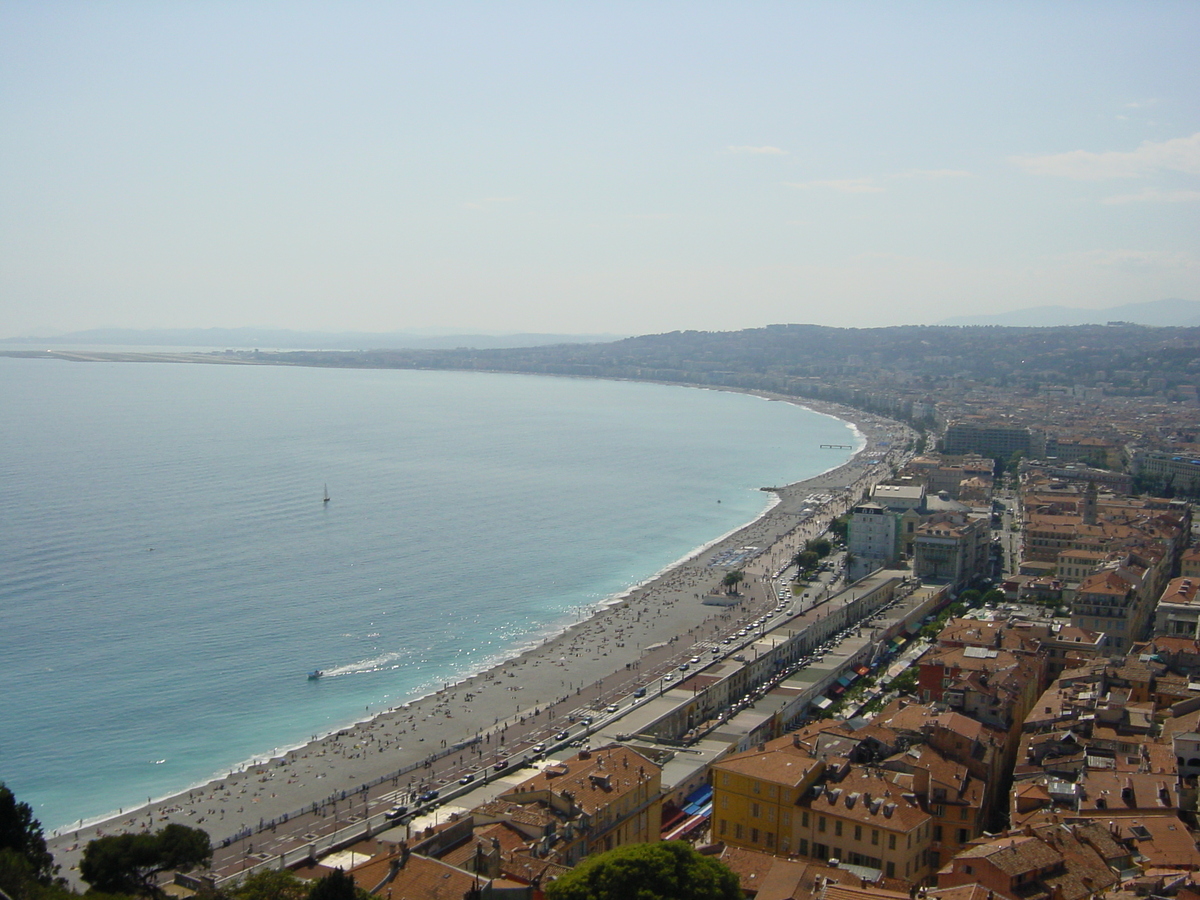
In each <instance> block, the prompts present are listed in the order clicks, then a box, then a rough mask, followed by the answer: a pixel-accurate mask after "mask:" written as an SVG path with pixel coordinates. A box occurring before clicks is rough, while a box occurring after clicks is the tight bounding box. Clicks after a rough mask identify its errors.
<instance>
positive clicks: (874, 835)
mask: <svg viewBox="0 0 1200 900" xmlns="http://www.w3.org/2000/svg"><path fill="white" fill-rule="evenodd" d="M871 843H872V844H874V845H875V846H877V847H878V846H879V829H878V828H872V829H871Z"/></svg>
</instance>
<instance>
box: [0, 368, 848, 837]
mask: <svg viewBox="0 0 1200 900" xmlns="http://www.w3.org/2000/svg"><path fill="white" fill-rule="evenodd" d="M0 433H2V434H3V442H2V443H0V517H2V521H3V531H2V532H0V780H4V781H5V782H7V783H8V785H9V786H10V787H11V788H12V789H13V790H14V791H15V792H16V794H17V797H18V799H19V800H24V801H27V802H29V803H30V804H32V805H33V807H34V810H35V812H36V814H37V816H38V817H39V819H41V821H42V823H43V824H44V825H45V826H46V827H47V828H48V829H49V828H54V827H58V826H62V825H66V824H68V823H70V822H72V821H74V820H76V819H79V818H81V817H82V818H87V817H92V816H97V815H100V814H103V813H106V812H109V811H112V810H115V809H116V808H117V807H119V806H131V805H134V804H136V803H137V802H141V801H145V800H146V798H147V797H149V796H155V797H157V796H161V795H163V794H166V793H169V792H172V791H175V790H179V789H183V788H185V787H187V786H189V785H191V784H194V783H197V782H200V781H204V780H207V779H209V778H211V777H214V776H216V775H219V774H223V773H224V772H226V771H228V770H229V769H230V768H231V767H232V766H235V765H237V764H238V763H239V762H241V761H243V760H246V759H249V758H251V757H254V756H261V755H264V754H266V753H270V752H272V751H273V750H274V749H276V748H282V747H286V746H292V745H295V744H297V743H300V742H303V741H305V740H307V739H309V738H310V737H312V736H313V735H314V734H317V733H323V732H326V731H328V730H330V729H333V728H337V727H339V726H341V725H344V724H347V723H348V722H350V721H353V720H355V719H357V718H361V717H362V716H363V715H364V714H365V713H366V709H367V708H370V710H371V711H376V710H379V709H382V708H385V707H388V706H393V705H396V704H397V703H398V702H400V701H402V700H403V699H405V698H407V697H411V696H413V695H417V694H421V693H425V692H426V691H427V690H428V689H430V688H431V687H433V686H436V685H440V683H441V682H443V681H446V680H450V679H452V678H454V677H455V676H458V675H461V674H463V673H465V672H469V671H473V670H477V669H479V668H480V667H482V666H483V665H485V664H486V663H488V662H490V661H492V660H495V659H497V658H499V657H503V656H507V655H510V654H512V653H513V652H514V651H515V650H517V649H519V648H521V647H523V646H525V645H527V644H528V643H530V642H532V641H536V640H538V639H539V638H540V637H542V636H544V635H545V634H546V633H548V632H551V631H556V630H558V629H560V628H561V627H563V625H564V624H565V623H567V622H570V621H574V620H575V619H577V618H578V616H579V614H580V612H581V610H583V609H585V608H588V607H591V606H594V605H595V604H597V603H600V602H603V601H604V600H605V599H606V598H608V597H611V596H612V595H613V594H615V593H617V592H620V591H622V590H624V589H626V588H628V587H630V586H631V585H633V584H635V583H637V582H639V581H641V580H643V579H645V578H646V577H648V576H650V575H652V574H653V573H655V572H657V571H659V570H661V569H662V568H663V567H664V566H666V565H668V564H670V563H671V562H673V561H675V560H677V559H679V558H680V557H682V556H684V555H686V554H687V553H688V552H689V551H691V550H693V549H694V548H695V547H697V546H699V545H701V544H704V543H706V542H708V541H710V540H712V539H713V538H715V537H717V536H718V535H721V534H723V533H725V532H727V531H729V530H730V529H731V528H734V527H736V526H738V525H740V524H743V523H744V522H746V521H748V520H750V519H752V518H753V517H754V516H755V515H757V514H758V513H759V512H760V511H761V510H762V509H763V508H764V506H765V505H766V495H764V494H763V493H761V492H760V491H758V490H757V489H758V487H759V486H761V485H767V484H780V483H784V482H788V481H796V480H798V479H801V478H807V477H810V476H812V475H815V474H817V473H819V472H821V471H823V470H826V469H828V468H830V467H832V466H835V465H838V464H839V463H841V462H842V461H843V460H844V459H845V458H846V455H847V454H846V453H845V452H844V451H840V452H832V451H828V450H819V449H818V446H819V445H820V444H822V443H839V444H845V443H856V444H857V441H856V440H855V439H854V437H853V436H852V432H851V431H850V430H849V428H848V427H847V426H846V425H845V424H844V423H841V422H838V421H836V420H833V419H830V418H828V417H825V416H819V415H816V414H814V413H810V412H807V411H805V410H801V409H799V408H797V407H794V406H790V405H788V404H783V403H770V402H767V401H764V400H761V399H758V398H753V397H748V396H744V395H738V394H730V393H722V392H716V391H700V390H694V389H688V388H679V387H667V386H661V385H652V384H633V383H622V382H605V381H586V380H568V379H550V378H536V377H524V376H509V375H490V374H489V375H483V374H469V373H453V372H408V371H357V370H347V369H290V368H273V367H240V366H204V365H165V364H107V363H86V364H84V363H67V362H59V361H41V360H15V359H0ZM325 484H328V486H329V492H330V495H331V496H332V500H331V502H330V503H328V504H326V503H323V502H322V492H323V488H324V485H325ZM718 501H720V502H719V503H718ZM314 668H321V669H324V670H326V672H327V673H329V675H330V676H332V677H327V678H324V679H322V680H321V681H320V682H309V681H308V680H307V678H306V677H305V676H306V673H307V672H308V671H310V670H311V669H314Z"/></svg>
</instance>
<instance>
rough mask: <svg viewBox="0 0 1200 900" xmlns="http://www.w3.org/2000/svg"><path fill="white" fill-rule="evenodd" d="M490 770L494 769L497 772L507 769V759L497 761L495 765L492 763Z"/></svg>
mask: <svg viewBox="0 0 1200 900" xmlns="http://www.w3.org/2000/svg"><path fill="white" fill-rule="evenodd" d="M492 768H493V769H495V770H496V771H497V772H499V771H501V770H502V769H507V768H508V760H507V759H501V760H497V761H496V762H495V763H493V765H492Z"/></svg>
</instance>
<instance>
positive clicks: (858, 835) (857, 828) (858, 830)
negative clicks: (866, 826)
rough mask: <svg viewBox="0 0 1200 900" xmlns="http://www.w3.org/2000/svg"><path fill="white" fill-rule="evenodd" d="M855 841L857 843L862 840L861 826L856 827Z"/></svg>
mask: <svg viewBox="0 0 1200 900" xmlns="http://www.w3.org/2000/svg"><path fill="white" fill-rule="evenodd" d="M854 839H855V840H856V841H861V840H862V826H861V825H855V826H854Z"/></svg>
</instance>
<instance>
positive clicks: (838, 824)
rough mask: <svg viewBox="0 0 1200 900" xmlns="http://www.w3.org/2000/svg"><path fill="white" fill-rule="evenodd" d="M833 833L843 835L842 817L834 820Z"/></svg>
mask: <svg viewBox="0 0 1200 900" xmlns="http://www.w3.org/2000/svg"><path fill="white" fill-rule="evenodd" d="M833 833H834V835H835V836H836V837H841V836H842V820H841V819H834V820H833Z"/></svg>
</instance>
